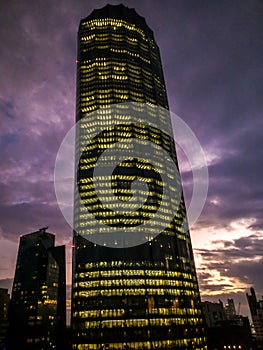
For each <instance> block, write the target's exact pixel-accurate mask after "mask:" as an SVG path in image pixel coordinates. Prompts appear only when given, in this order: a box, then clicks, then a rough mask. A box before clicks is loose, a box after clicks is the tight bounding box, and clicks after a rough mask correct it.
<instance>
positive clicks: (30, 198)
mask: <svg viewBox="0 0 263 350" xmlns="http://www.w3.org/2000/svg"><path fill="white" fill-rule="evenodd" d="M106 3H107V2H106V1H103V0H97V1H91V0H90V1H84V0H76V1H73V0H61V1H55V0H47V1H40V0H35V1H29V0H25V1H18V0H13V1H2V2H1V5H0V26H1V41H0V52H1V61H0V69H1V82H0V84H1V85H0V106H1V108H0V113H1V124H0V125H1V126H0V133H1V137H0V143H1V160H0V162H1V173H0V176H1V179H0V181H1V182H0V201H1V202H0V219H1V220H0V286H1V287H10V285H11V281H12V277H13V274H14V268H15V259H16V254H17V248H18V242H19V236H20V234H22V233H29V232H32V231H34V230H37V229H38V228H40V227H42V226H45V225H49V231H50V232H54V233H56V235H57V243H64V244H67V247H68V249H67V250H68V252H69V251H70V241H71V228H70V227H69V226H68V224H67V223H66V221H65V219H64V217H63V216H62V214H61V212H60V210H59V207H58V205H57V202H56V197H55V191H54V184H53V176H54V164H55V158H56V154H57V152H58V149H59V146H60V144H61V142H62V140H63V138H64V136H65V134H66V133H67V131H68V130H69V128H70V127H72V126H73V124H74V118H75V75H76V64H75V60H76V39H77V30H78V24H79V21H80V19H81V18H84V17H86V16H88V15H89V14H90V12H91V11H92V10H93V9H94V8H100V7H103V6H104V5H105V4H106ZM110 3H111V4H118V3H119V2H118V1H111V2H110ZM123 4H124V5H127V6H128V7H133V8H135V9H136V10H137V12H138V13H139V14H140V15H142V16H144V17H145V18H146V20H147V23H148V24H149V26H150V27H151V28H152V29H153V31H154V33H155V38H156V41H157V43H158V45H159V47H160V51H161V56H162V63H163V69H164V74H165V80H166V85H167V91H168V95H169V104H170V109H171V111H172V112H174V113H176V114H177V115H179V116H180V117H181V118H182V119H183V120H184V121H185V122H186V123H187V124H188V125H189V126H190V127H191V128H192V130H193V131H194V133H195V134H196V136H197V138H198V139H199V141H200V143H201V145H202V147H203V149H204V152H205V155H206V159H207V162H208V166H209V176H210V180H209V191H208V196H207V201H206V204H205V207H204V210H203V212H202V215H201V216H200V218H199V220H198V221H197V222H196V223H195V225H194V226H193V227H192V230H191V232H192V241H193V246H194V249H195V257H196V263H197V269H198V275H199V284H200V289H201V295H202V299H203V300H216V301H217V300H218V299H219V298H221V299H222V300H223V301H226V298H227V297H234V298H235V300H236V304H238V302H240V303H241V312H243V313H244V314H248V310H247V307H246V300H245V294H244V293H245V292H246V291H247V290H248V288H249V287H250V286H252V285H253V286H254V287H255V289H256V292H257V294H258V296H261V295H262V294H263V277H262V268H263V237H262V233H263V215H262V214H263V184H262V179H263V162H262V160H263V137H262V133H263V118H262V110H263V108H262V105H263V80H262V78H263V67H262V62H263V49H262V43H263V18H262V17H263V3H262V1H254V0H247V1H243V0H235V1H230V0H229V1H224V0H220V1H219V0H218V1H210V0H189V1H184V0H180V1H179V0H175V1H172V0H162V1H148V0H144V1H139V0H138V1H136V0H134V1H128V0H127V1H123ZM179 153H180V152H179ZM180 159H181V171H182V177H183V182H184V191H185V193H186V198H187V202H189V199H190V197H191V191H192V184H191V179H192V176H191V172H190V169H189V166H188V165H187V161H186V160H185V159H184V156H183V155H182V154H181V153H180ZM68 256H69V255H68ZM68 265H70V264H69V262H68Z"/></svg>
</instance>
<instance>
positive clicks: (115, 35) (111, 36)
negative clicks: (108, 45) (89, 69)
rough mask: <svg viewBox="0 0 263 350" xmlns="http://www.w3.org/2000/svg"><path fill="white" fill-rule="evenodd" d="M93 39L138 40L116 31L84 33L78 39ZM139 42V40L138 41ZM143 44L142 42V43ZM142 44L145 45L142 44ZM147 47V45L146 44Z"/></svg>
mask: <svg viewBox="0 0 263 350" xmlns="http://www.w3.org/2000/svg"><path fill="white" fill-rule="evenodd" d="M94 38H95V40H110V39H117V40H121V41H124V40H128V41H130V42H131V43H137V42H138V39H137V38H135V37H132V36H128V35H123V34H118V33H116V32H112V33H109V32H106V33H97V34H96V35H95V34H90V35H88V36H87V35H86V36H85V35H84V36H82V37H81V38H80V41H83V42H85V43H86V42H89V41H91V40H92V39H94ZM140 43H141V41H140ZM143 44H144V43H143ZM144 46H146V45H145V44H144ZM146 47H147V46H146Z"/></svg>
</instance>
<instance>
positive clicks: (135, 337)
mask: <svg viewBox="0 0 263 350" xmlns="http://www.w3.org/2000/svg"><path fill="white" fill-rule="evenodd" d="M123 102H131V103H134V102H135V104H132V108H134V111H135V110H136V109H140V108H142V111H143V108H145V109H146V110H147V111H148V112H149V113H150V114H151V113H152V114H151V115H152V118H153V119H154V120H155V125H158V126H159V127H158V128H157V127H152V126H150V125H147V124H146V123H137V124H136V123H132V122H131V121H130V119H129V113H130V111H128V112H127V107H126V105H123ZM136 103H138V104H136ZM113 104H114V106H116V105H115V104H120V105H119V106H120V107H119V108H120V111H121V112H120V111H119V112H120V114H119V119H120V120H122V121H123V123H122V124H121V123H117V125H116V126H112V124H111V125H110V124H109V122H110V121H112V120H113V119H114V118H116V115H115V112H112V111H111V110H110V109H109V108H108V107H110V106H111V105H113ZM142 104H143V106H144V107H142ZM154 106H160V107H162V108H163V110H165V111H167V110H168V100H167V94H166V89H165V83H164V77H163V71H162V65H161V59H160V53H159V49H158V46H157V44H156V42H155V40H154V36H153V32H152V30H151V29H150V28H149V27H148V26H147V24H146V22H145V19H144V18H143V17H141V16H139V15H138V14H137V13H136V12H135V10H134V9H130V8H127V7H125V6H123V5H117V6H112V5H107V6H105V7H104V8H102V9H100V10H94V11H93V12H92V13H91V15H90V16H88V17H87V18H85V19H83V20H81V22H80V26H79V33H78V57H77V110H76V121H77V122H78V125H79V127H78V129H77V137H76V159H77V162H76V167H77V168H78V173H77V177H76V180H77V186H76V189H75V212H74V219H75V232H74V244H73V247H74V248H73V287H72V330H73V348H74V349H79V350H84V349H94V350H95V349H97V350H98V349H156V348H159V349H175V348H176V349H177V348H181V349H186V348H188V349H190V348H191V349H192V348H194V349H204V346H205V345H204V333H203V332H204V325H203V318H202V314H201V307H200V296H199V290H198V284H197V278H196V271H195V265H194V257H193V252H192V247H191V241H190V235H189V230H185V229H184V227H183V225H184V222H185V217H186V210H185V204H184V198H183V196H182V195H181V194H180V198H179V204H178V210H177V211H176V212H175V213H174V218H173V219H172V220H171V222H170V221H168V222H167V223H166V226H165V228H164V230H163V231H162V233H161V234H160V235H158V236H157V237H151V239H149V240H148V241H147V242H146V243H144V244H140V245H137V246H135V245H134V246H130V247H127V246H125V244H124V247H122V248H114V247H112V246H107V243H106V242H105V244H103V243H101V244H97V243H96V242H95V241H94V239H93V235H94V234H96V233H97V232H96V230H101V228H98V226H96V223H95V224H94V221H92V220H91V219H90V216H89V215H88V214H87V213H86V211H85V210H84V209H83V208H82V207H81V205H80V203H81V202H82V203H84V205H85V208H87V209H88V211H89V213H91V214H92V215H93V217H95V218H96V220H97V221H102V222H103V224H104V225H108V226H112V227H118V228H120V230H123V233H124V235H125V232H126V231H128V229H129V228H130V227H131V226H136V227H138V230H139V227H140V225H141V224H142V223H144V222H145V221H147V220H148V219H149V218H150V217H151V215H152V214H153V213H155V212H156V210H157V209H156V208H158V206H159V205H160V202H161V199H160V198H161V197H162V194H163V189H162V186H161V185H160V177H159V174H158V172H156V171H155V170H154V168H153V167H152V166H151V165H150V164H149V163H147V161H145V159H144V157H143V154H142V155H141V157H134V158H132V157H129V159H127V160H126V161H123V162H120V164H119V166H118V167H117V168H116V169H115V170H114V172H113V176H112V180H113V181H112V183H111V187H112V190H113V191H115V195H116V196H119V197H120V198H121V200H123V203H124V204H123V206H125V201H126V200H127V199H129V198H130V189H131V184H132V182H133V181H134V180H136V179H137V178H138V177H143V178H144V179H145V182H146V183H147V184H148V188H149V193H150V195H149V196H148V198H147V201H146V202H145V203H146V204H145V205H143V206H142V208H140V209H139V210H138V211H133V212H129V213H127V214H126V215H120V214H119V213H116V212H114V211H111V210H108V209H107V208H105V207H104V206H103V203H102V202H101V200H100V199H99V198H98V197H97V196H96V193H95V189H94V185H93V180H94V176H95V175H94V174H95V173H94V164H95V163H96V161H97V160H98V158H99V157H100V155H101V154H102V153H103V151H104V150H106V149H107V148H108V147H110V146H112V145H114V144H115V143H117V142H118V141H120V140H122V139H127V140H129V139H132V138H137V139H141V140H143V141H149V142H151V143H153V144H155V145H157V144H158V145H159V146H161V147H162V148H163V149H164V150H165V151H166V152H167V153H169V155H170V157H171V159H172V160H173V162H174V163H175V164H176V166H177V158H176V152H175V145H174V140H173V139H172V138H171V137H169V135H167V134H166V133H164V132H162V130H163V128H162V126H163V127H166V128H167V127H168V129H169V128H170V129H171V120H170V118H167V115H166V114H165V113H162V112H159V111H158V113H156V111H155V109H154ZM116 108H117V109H118V107H116ZM93 111H97V114H95V115H94V114H91V112H93ZM97 125H99V126H100V127H101V128H102V129H104V131H103V132H101V133H100V134H99V135H97V137H95V138H93V139H92V142H89V143H88V141H87V140H88V138H89V137H90V136H89V135H90V133H91V132H92V131H93V129H94V128H95V127H96V126H97ZM109 125H110V127H109ZM157 158H158V159H157V162H159V163H160V164H161V165H162V162H164V160H162V158H161V156H160V155H159V156H158V157H157ZM78 159H79V161H78ZM111 161H112V159H109V158H108V159H106V161H105V163H107V165H108V164H110V165H111ZM168 172H169V171H168ZM169 175H171V177H172V178H173V176H174V175H173V174H169ZM99 181H100V186H101V188H102V189H103V191H102V193H103V196H104V197H103V199H104V200H105V201H107V197H108V195H109V193H108V189H107V187H106V183H105V181H104V178H103V176H101V177H100V178H99ZM174 181H175V182H176V181H177V182H178V186H179V185H180V183H179V182H180V179H176V177H175V176H174ZM104 186H105V187H104ZM76 192H78V193H76ZM171 193H172V190H171ZM170 199H171V201H173V200H174V198H172V196H171V198H170ZM158 220H159V221H164V222H165V220H166V216H165V213H164V214H163V215H162V216H161V217H160V218H159V219H158ZM158 220H157V221H156V225H158ZM142 227H143V226H142ZM142 230H143V228H142ZM185 231H186V232H185ZM101 233H102V234H103V229H102V230H101ZM124 239H125V238H124ZM116 244H118V242H116Z"/></svg>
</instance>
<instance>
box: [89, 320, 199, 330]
mask: <svg viewBox="0 0 263 350" xmlns="http://www.w3.org/2000/svg"><path fill="white" fill-rule="evenodd" d="M199 323H200V322H199V319H191V318H190V319H189V318H188V319H187V320H185V319H184V318H155V319H154V318H151V319H126V320H118V319H113V320H102V321H86V322H85V325H84V327H86V328H88V329H89V328H104V327H106V328H114V327H120V328H126V327H147V326H157V327H158V326H172V325H185V324H191V325H196V324H199Z"/></svg>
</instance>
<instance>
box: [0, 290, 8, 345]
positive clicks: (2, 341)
mask: <svg viewBox="0 0 263 350" xmlns="http://www.w3.org/2000/svg"><path fill="white" fill-rule="evenodd" d="M9 301H10V295H9V293H8V289H5V288H0V350H4V349H5V348H6V333H7V326H8V320H7V316H8V306H9Z"/></svg>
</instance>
